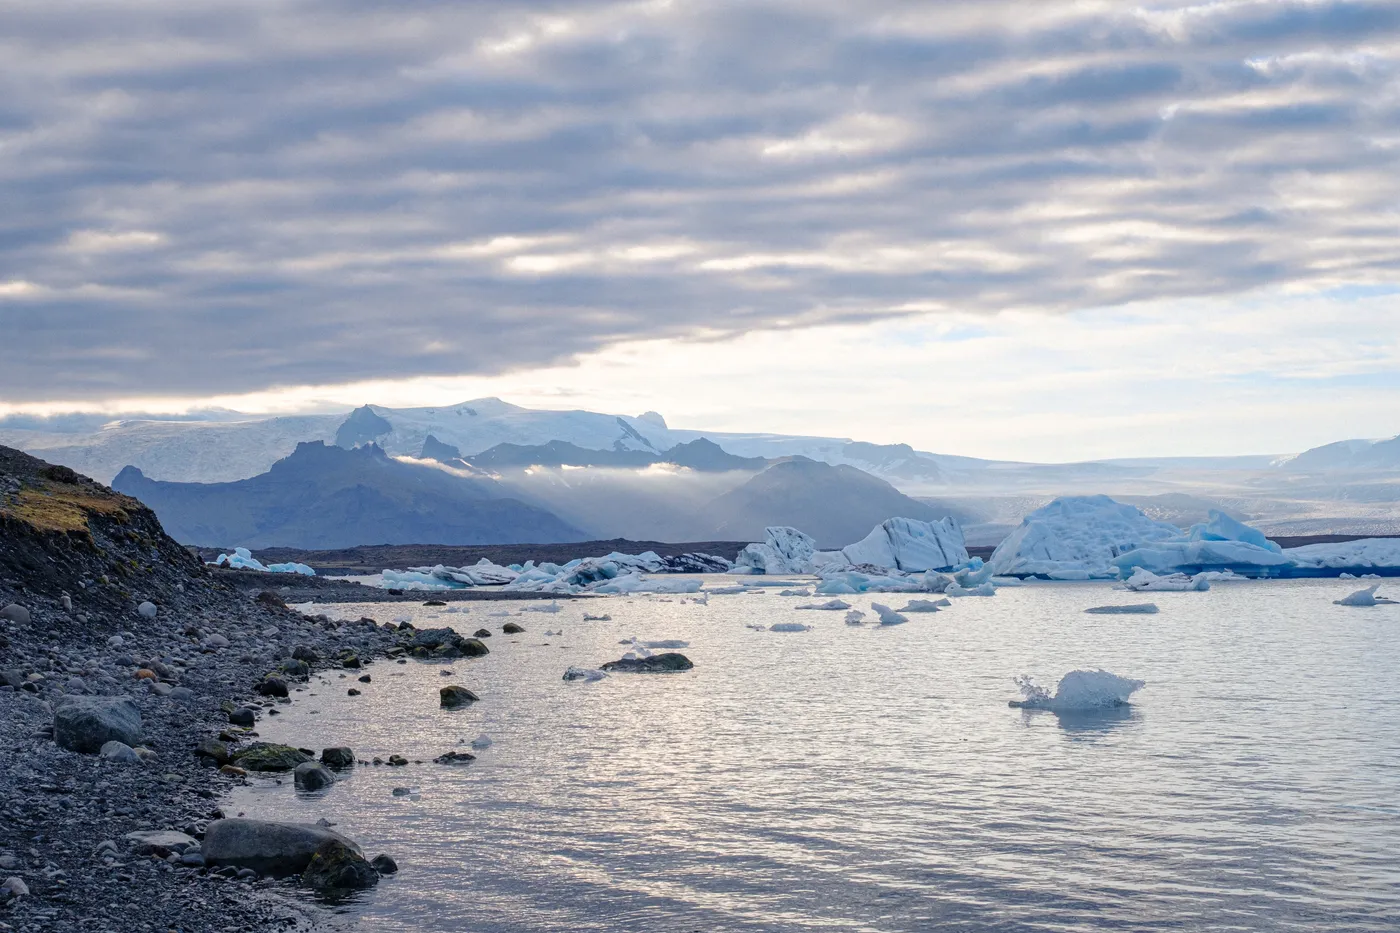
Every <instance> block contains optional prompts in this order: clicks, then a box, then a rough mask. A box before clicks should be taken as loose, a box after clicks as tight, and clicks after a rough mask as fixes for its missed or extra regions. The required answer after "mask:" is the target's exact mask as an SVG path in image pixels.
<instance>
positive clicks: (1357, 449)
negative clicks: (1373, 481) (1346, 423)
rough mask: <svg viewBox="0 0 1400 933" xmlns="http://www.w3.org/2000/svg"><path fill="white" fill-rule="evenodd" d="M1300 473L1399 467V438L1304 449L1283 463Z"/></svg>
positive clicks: (1342, 442) (1393, 468)
mask: <svg viewBox="0 0 1400 933" xmlns="http://www.w3.org/2000/svg"><path fill="white" fill-rule="evenodd" d="M1283 468H1284V469H1286V470H1293V471H1298V472H1325V471H1329V470H1400V437H1392V438H1390V439H1389V440H1383V441H1363V440H1353V441H1337V442H1336V443H1333V444H1324V445H1322V446H1321V447H1313V448H1311V449H1309V450H1305V451H1303V452H1302V453H1300V454H1299V455H1298V456H1296V457H1293V458H1291V459H1288V460H1285V461H1284V462H1283Z"/></svg>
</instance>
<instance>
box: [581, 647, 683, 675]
mask: <svg viewBox="0 0 1400 933" xmlns="http://www.w3.org/2000/svg"><path fill="white" fill-rule="evenodd" d="M693 667H695V665H694V664H693V663H692V662H691V660H690V658H687V657H686V656H685V655H683V654H680V653H679V652H676V651H668V652H666V653H665V654H653V655H651V656H650V657H646V658H622V659H620V660H617V661H609V662H608V663H606V664H604V665H603V666H602V670H605V671H619V672H627V673H637V674H673V673H676V672H679V671H688V670H690V669H691V668H693Z"/></svg>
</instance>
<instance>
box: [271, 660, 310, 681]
mask: <svg viewBox="0 0 1400 933" xmlns="http://www.w3.org/2000/svg"><path fill="white" fill-rule="evenodd" d="M278 667H280V668H282V673H284V674H287V675H289V676H291V677H307V676H309V675H310V674H311V667H310V665H308V664H307V663H306V662H305V661H299V660H297V659H296V658H286V659H284V660H283V661H282V663H281V664H279V665H278Z"/></svg>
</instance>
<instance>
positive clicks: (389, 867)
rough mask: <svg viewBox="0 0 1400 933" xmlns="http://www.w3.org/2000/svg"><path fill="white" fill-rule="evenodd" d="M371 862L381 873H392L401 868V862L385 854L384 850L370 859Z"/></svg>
mask: <svg viewBox="0 0 1400 933" xmlns="http://www.w3.org/2000/svg"><path fill="white" fill-rule="evenodd" d="M369 863H370V864H371V865H373V866H374V870H375V871H377V872H379V873H380V874H381V875H392V874H394V873H395V872H397V871H398V870H399V863H398V862H396V861H394V860H393V859H391V858H390V857H389V856H387V855H385V854H384V853H383V852H381V853H379V854H378V855H376V856H375V857H374V858H372V859H370V861H369Z"/></svg>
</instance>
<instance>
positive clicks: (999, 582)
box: [992, 577, 1026, 589]
mask: <svg viewBox="0 0 1400 933" xmlns="http://www.w3.org/2000/svg"><path fill="white" fill-rule="evenodd" d="M992 583H994V584H996V588H997V589H1001V588H1002V587H1004V586H1025V585H1026V581H1025V580H1022V579H1021V578H1020V577H992Z"/></svg>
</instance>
